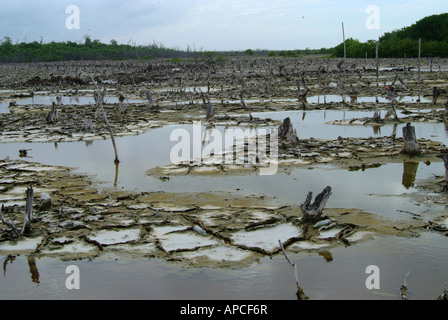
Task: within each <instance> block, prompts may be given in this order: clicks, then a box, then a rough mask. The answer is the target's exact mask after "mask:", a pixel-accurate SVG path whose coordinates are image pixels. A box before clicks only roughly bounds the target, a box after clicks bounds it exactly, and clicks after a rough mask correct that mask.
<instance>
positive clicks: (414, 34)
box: [332, 13, 448, 58]
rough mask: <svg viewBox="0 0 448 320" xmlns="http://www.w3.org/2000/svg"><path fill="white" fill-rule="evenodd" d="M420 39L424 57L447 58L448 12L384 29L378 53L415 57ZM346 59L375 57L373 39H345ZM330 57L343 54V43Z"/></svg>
mask: <svg viewBox="0 0 448 320" xmlns="http://www.w3.org/2000/svg"><path fill="white" fill-rule="evenodd" d="M419 39H421V41H422V43H421V54H422V56H423V57H443V58H446V57H448V13H443V14H439V15H432V16H428V17H425V18H423V19H421V20H419V21H417V22H416V23H414V24H413V25H411V26H409V27H405V28H402V29H400V30H395V31H392V32H386V33H385V34H384V35H383V36H381V37H380V39H379V50H378V52H379V53H378V55H379V56H380V57H382V58H403V57H408V58H415V57H418V44H419ZM345 45H346V54H347V57H348V58H364V57H365V56H366V53H367V55H368V57H375V55H376V53H375V50H376V41H375V40H369V41H367V42H360V41H359V40H356V39H353V38H350V39H347V40H346V41H345ZM332 56H333V57H343V56H344V43H341V44H339V45H338V46H336V47H335V48H334V50H333V55H332Z"/></svg>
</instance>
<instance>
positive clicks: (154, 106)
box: [145, 90, 158, 109]
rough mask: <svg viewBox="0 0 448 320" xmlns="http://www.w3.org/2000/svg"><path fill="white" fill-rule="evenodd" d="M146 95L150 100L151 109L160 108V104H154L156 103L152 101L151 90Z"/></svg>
mask: <svg viewBox="0 0 448 320" xmlns="http://www.w3.org/2000/svg"><path fill="white" fill-rule="evenodd" d="M145 95H146V99H147V100H148V102H149V106H150V107H151V109H154V108H156V107H158V104H154V102H153V101H152V96H151V92H149V90H146V91H145Z"/></svg>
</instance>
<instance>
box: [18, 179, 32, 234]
mask: <svg viewBox="0 0 448 320" xmlns="http://www.w3.org/2000/svg"><path fill="white" fill-rule="evenodd" d="M33 200H34V190H33V187H28V188H27V189H26V204H25V214H24V218H23V227H22V231H21V234H25V233H30V232H31V222H32V221H33V220H34V217H33Z"/></svg>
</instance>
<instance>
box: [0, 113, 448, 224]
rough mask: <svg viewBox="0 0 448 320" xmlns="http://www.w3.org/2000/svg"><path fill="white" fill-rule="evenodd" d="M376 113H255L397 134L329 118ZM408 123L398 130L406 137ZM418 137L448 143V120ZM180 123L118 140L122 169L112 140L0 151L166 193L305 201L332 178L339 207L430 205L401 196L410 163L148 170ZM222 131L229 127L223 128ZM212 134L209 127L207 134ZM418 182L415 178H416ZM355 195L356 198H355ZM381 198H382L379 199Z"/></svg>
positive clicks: (318, 130) (353, 133)
mask: <svg viewBox="0 0 448 320" xmlns="http://www.w3.org/2000/svg"><path fill="white" fill-rule="evenodd" d="M368 113H369V112H348V111H346V112H344V111H326V112H319V111H311V112H306V116H305V119H303V115H304V113H303V112H301V111H300V112H275V113H263V114H254V116H260V117H261V116H263V117H271V118H276V119H284V118H285V117H287V116H288V117H290V118H291V120H292V122H293V125H294V127H295V128H297V131H298V134H299V137H300V138H305V139H308V138H311V137H314V138H319V139H335V138H337V137H338V136H342V137H344V138H345V137H370V136H381V135H384V136H386V135H391V134H392V132H393V126H384V127H383V128H381V131H380V132H377V133H376V134H373V129H372V127H369V126H337V125H327V124H325V121H330V120H338V119H339V120H340V119H343V118H344V117H345V118H353V117H359V116H365V115H366V114H368ZM404 125H405V124H401V125H400V126H398V127H397V137H401V136H402V134H401V127H402V126H404ZM415 126H416V132H417V136H418V137H422V138H427V139H433V140H439V141H441V142H443V143H445V144H447V145H448V131H447V130H446V128H445V126H444V125H443V124H430V123H416V124H415ZM174 129H185V130H187V131H188V132H190V133H191V136H192V137H193V133H192V130H193V129H192V126H191V125H170V126H166V127H163V128H157V129H152V130H149V131H147V132H146V133H144V134H142V135H138V136H128V137H120V138H117V139H116V144H117V148H118V155H119V159H120V164H119V167H118V172H116V170H115V169H116V167H115V164H114V162H113V160H114V153H113V148H112V143H111V141H110V140H98V141H93V142H70V143H33V144H27V143H8V144H2V145H1V148H0V158H5V157H7V156H8V157H10V158H11V159H20V157H19V152H18V151H19V150H21V149H30V150H29V151H28V156H29V157H30V158H26V159H28V160H30V161H36V162H40V163H45V164H50V165H61V166H69V167H73V168H76V170H75V172H79V173H86V174H88V175H90V176H92V177H93V178H94V179H95V180H96V181H98V184H99V188H103V187H104V188H109V187H116V188H118V189H126V190H135V191H138V192H141V191H145V192H146V191H161V190H162V191H167V192H202V191H204V190H207V191H217V192H219V191H230V192H234V193H237V194H239V195H251V194H264V195H268V196H271V197H277V200H278V201H279V202H282V203H283V202H284V203H289V204H297V203H298V202H301V201H303V200H304V198H305V196H306V194H307V192H308V191H313V192H320V191H321V190H322V189H323V188H324V187H326V186H327V185H330V186H332V187H333V189H334V194H335V196H333V197H331V198H330V201H329V203H328V205H329V206H332V207H347V206H349V207H353V208H359V209H364V210H367V211H369V212H374V213H379V214H382V215H383V214H384V215H385V216H388V217H390V216H391V215H392V216H394V215H398V216H405V215H403V214H399V213H397V212H396V210H395V209H391V208H400V209H401V210H407V211H412V212H422V211H424V208H422V207H420V206H416V205H413V204H411V203H409V201H408V200H407V199H405V198H403V197H399V195H401V194H403V193H411V192H415V189H414V188H413V187H412V182H411V183H408V182H406V183H403V180H404V177H403V175H404V164H403V163H392V164H387V165H383V166H381V167H379V168H374V169H368V170H366V171H353V172H350V171H348V170H335V169H334V168H333V167H332V166H329V165H321V166H312V170H309V169H308V168H304V169H291V170H288V171H286V172H285V171H283V170H279V172H278V173H277V174H276V175H273V176H259V175H256V174H253V175H240V176H238V175H237V176H227V175H226V176H215V175H212V176H208V175H201V176H172V177H170V179H169V180H162V179H159V177H154V176H147V175H146V174H145V172H146V171H147V170H149V169H152V168H155V167H157V166H161V165H167V164H171V160H170V151H171V149H172V148H173V147H174V146H175V145H176V144H177V143H178V142H177V140H176V141H170V135H171V133H172V132H173V131H174ZM215 130H218V131H219V133H220V134H221V136H224V133H223V132H224V128H223V127H217V128H216V129H215ZM204 134H205V128H204V127H202V131H201V137H200V138H201V140H202V138H203V136H204ZM443 172H444V169H443V164H442V163H432V164H430V165H426V164H423V163H420V164H419V166H418V168H417V171H416V178H415V179H426V178H429V177H431V175H433V174H438V175H442V174H443ZM414 182H415V181H414ZM348 199H349V202H348ZM379 200H380V201H379Z"/></svg>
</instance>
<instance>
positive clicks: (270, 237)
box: [231, 224, 302, 252]
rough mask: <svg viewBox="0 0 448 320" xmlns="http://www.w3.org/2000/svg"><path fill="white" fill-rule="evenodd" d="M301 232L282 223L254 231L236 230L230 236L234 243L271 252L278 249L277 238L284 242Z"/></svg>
mask: <svg viewBox="0 0 448 320" xmlns="http://www.w3.org/2000/svg"><path fill="white" fill-rule="evenodd" d="M301 233H302V231H301V230H300V229H297V228H296V227H294V226H293V225H292V224H282V225H277V226H274V227H269V228H261V229H257V230H255V231H245V230H242V231H238V232H236V233H234V234H233V235H232V236H231V238H232V240H233V242H234V243H235V244H236V245H241V246H244V247H248V248H260V249H263V250H264V251H267V252H272V251H275V250H277V249H279V245H278V241H279V240H280V241H281V242H282V243H284V242H285V241H287V240H289V239H291V238H294V237H299V236H300V235H301Z"/></svg>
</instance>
